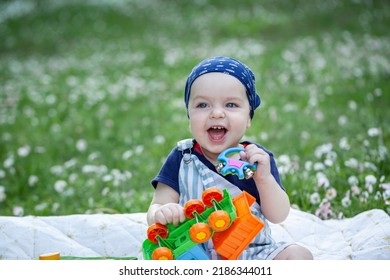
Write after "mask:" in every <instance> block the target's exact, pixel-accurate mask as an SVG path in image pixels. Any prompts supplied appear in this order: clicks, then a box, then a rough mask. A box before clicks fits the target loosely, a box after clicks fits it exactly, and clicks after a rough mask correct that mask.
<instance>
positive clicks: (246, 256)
mask: <svg viewBox="0 0 390 280" xmlns="http://www.w3.org/2000/svg"><path fill="white" fill-rule="evenodd" d="M192 147H193V140H192V139H186V140H182V141H179V142H178V143H177V148H178V150H179V151H181V152H182V154H183V158H182V160H181V163H180V169H179V187H180V198H179V203H180V205H182V206H184V204H185V203H186V202H187V201H188V200H191V199H202V193H203V191H204V190H205V189H208V188H210V187H217V188H219V189H221V190H222V189H227V190H228V191H229V193H230V194H231V195H232V197H235V196H237V195H238V194H240V193H241V190H240V189H239V188H238V187H237V186H235V185H233V184H232V183H230V182H229V181H227V180H226V179H225V178H223V177H222V176H220V175H219V174H217V173H216V172H213V171H211V170H210V169H209V168H208V167H207V166H206V165H204V164H203V163H202V162H201V161H200V160H199V159H198V157H197V156H196V155H194V154H192V153H191V149H192ZM251 212H252V213H253V214H254V215H255V216H256V217H258V218H260V219H261V220H262V221H263V222H264V228H263V230H261V231H260V232H259V233H258V234H257V236H256V237H255V238H254V240H253V241H252V242H251V243H250V244H249V246H248V247H247V248H246V249H245V250H244V251H243V252H242V254H241V255H240V256H239V259H242V260H254V259H261V260H264V259H273V258H274V257H275V256H276V255H277V254H278V253H279V252H281V251H282V250H283V249H285V248H286V247H287V246H288V245H290V244H289V243H286V242H278V243H276V242H275V241H274V240H273V239H272V237H271V229H270V227H269V225H268V223H267V221H266V219H265V217H264V216H263V214H262V213H261V210H260V205H259V204H258V203H257V202H255V203H253V204H252V206H251ZM207 249H208V251H209V253H210V258H211V259H220V258H221V257H220V256H218V254H217V253H216V251H215V250H214V247H213V243H212V241H208V244H207Z"/></svg>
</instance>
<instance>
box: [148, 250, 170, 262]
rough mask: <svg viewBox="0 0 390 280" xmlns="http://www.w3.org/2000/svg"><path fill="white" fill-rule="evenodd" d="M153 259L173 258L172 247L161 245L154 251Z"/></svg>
mask: <svg viewBox="0 0 390 280" xmlns="http://www.w3.org/2000/svg"><path fill="white" fill-rule="evenodd" d="M152 260H159V261H163V260H173V254H172V251H171V249H169V248H167V247H159V248H157V249H156V250H154V251H153V253H152Z"/></svg>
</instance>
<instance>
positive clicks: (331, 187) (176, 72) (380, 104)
mask: <svg viewBox="0 0 390 280" xmlns="http://www.w3.org/2000/svg"><path fill="white" fill-rule="evenodd" d="M0 10H1V11H2V12H1V13H0V38H1V43H0V215H63V214H73V213H96V212H108V213H117V212H118V213H128V212H140V211H146V210H147V208H148V205H149V202H150V199H151V197H152V194H153V188H152V187H151V185H150V180H151V179H152V178H153V177H154V175H155V174H156V173H157V172H158V170H159V168H160V167H161V164H162V162H163V160H164V158H165V156H166V155H167V154H168V153H169V151H170V150H171V149H172V147H173V146H174V145H175V143H176V142H177V141H178V140H180V139H183V138H188V137H190V136H191V135H190V134H189V129H188V121H187V118H186V113H185V108H184V104H183V97H182V96H183V90H184V83H185V79H186V77H187V75H188V73H189V71H190V70H191V68H192V67H193V66H194V65H195V64H196V63H197V62H199V61H200V60H202V59H204V58H205V57H209V56H214V55H228V56H232V57H236V58H238V59H240V60H242V61H243V62H245V63H246V64H248V65H249V66H250V67H251V68H252V70H253V71H254V72H255V74H256V77H257V89H258V91H259V92H260V94H261V98H262V105H261V107H260V108H259V109H258V110H257V111H256V115H255V118H254V120H253V124H252V127H251V128H250V130H248V133H247V137H248V138H249V139H251V140H254V141H257V142H259V143H261V144H263V145H264V146H265V147H267V148H268V149H270V150H271V151H273V153H274V154H275V157H276V159H277V162H278V166H279V167H280V172H281V177H282V182H283V184H284V186H285V187H286V188H287V191H288V193H289V195H290V199H291V202H292V204H294V206H296V207H299V208H300V209H302V210H305V211H309V212H312V213H316V214H317V215H318V216H320V217H321V218H324V219H327V218H332V217H341V216H344V217H350V216H353V215H356V214H357V213H360V212H362V211H364V210H367V209H372V208H379V209H384V210H385V211H387V213H390V206H389V205H390V178H389V176H390V167H389V166H390V160H389V150H388V149H389V146H390V127H389V123H390V113H389V110H388V106H389V104H390V83H389V78H390V77H389V76H390V75H389V74H390V60H389V57H390V36H389V33H388V26H390V5H389V4H388V3H387V1H363V0H360V1H359V0H343V1H322V0H321V1H320V0H314V1H287V0H277V1H273V0H272V1H271V0H265V1H249V0H247V1H222V0H220V1H173V0H165V1H157V0H153V1H152V0H147V1H144V0H133V1H131V0H128V1H125V0H118V1H83V2H82V3H81V2H79V1H3V2H2V3H1V4H0ZM370 179H371V181H370ZM354 180H355V181H356V183H352V181H354ZM366 180H368V181H369V183H366ZM370 182H371V183H370ZM335 192H336V196H334V195H333V196H332V195H331V194H335ZM327 207H328V208H327Z"/></svg>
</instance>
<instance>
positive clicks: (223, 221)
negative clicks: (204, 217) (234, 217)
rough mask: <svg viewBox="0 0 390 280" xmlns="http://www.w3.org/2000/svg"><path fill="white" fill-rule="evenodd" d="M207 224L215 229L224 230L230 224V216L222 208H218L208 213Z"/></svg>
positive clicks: (217, 230)
mask: <svg viewBox="0 0 390 280" xmlns="http://www.w3.org/2000/svg"><path fill="white" fill-rule="evenodd" d="M209 225H210V227H211V228H212V229H213V230H214V231H216V232H219V231H224V230H226V229H227V228H228V227H229V226H230V216H229V214H228V213H227V212H226V211H224V210H218V211H215V212H213V213H211V214H210V216H209Z"/></svg>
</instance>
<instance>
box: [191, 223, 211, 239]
mask: <svg viewBox="0 0 390 280" xmlns="http://www.w3.org/2000/svg"><path fill="white" fill-rule="evenodd" d="M190 237H191V240H192V241H194V242H195V243H203V242H206V241H207V240H209V239H210V237H211V230H210V227H209V226H208V225H207V224H205V223H197V224H194V225H193V226H192V227H191V228H190Z"/></svg>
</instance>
